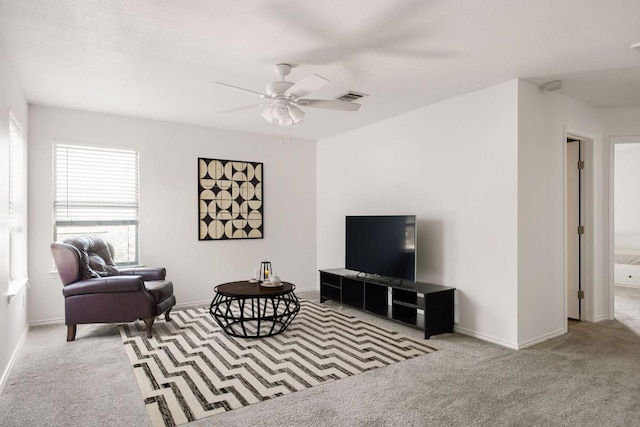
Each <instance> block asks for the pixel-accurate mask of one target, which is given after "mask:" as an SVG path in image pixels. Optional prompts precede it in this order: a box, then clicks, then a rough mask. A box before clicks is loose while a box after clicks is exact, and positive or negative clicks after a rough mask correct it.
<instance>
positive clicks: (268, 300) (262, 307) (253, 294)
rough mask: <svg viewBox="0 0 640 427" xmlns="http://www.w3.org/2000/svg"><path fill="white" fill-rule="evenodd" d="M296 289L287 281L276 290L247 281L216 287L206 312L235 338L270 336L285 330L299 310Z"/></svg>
mask: <svg viewBox="0 0 640 427" xmlns="http://www.w3.org/2000/svg"><path fill="white" fill-rule="evenodd" d="M295 288H296V286H295V285H294V284H292V283H288V282H282V286H278V287H275V288H272V287H264V286H261V285H260V283H257V282H256V283H250V282H248V281H239V282H230V283H224V284H222V285H218V286H216V287H215V291H216V296H215V297H214V298H213V301H211V306H209V313H210V314H211V317H213V319H214V320H215V321H216V323H218V325H220V327H221V328H222V329H223V330H224V331H225V332H226V333H227V334H229V335H232V336H234V337H242V338H260V337H270V336H272V335H276V334H279V333H280V332H282V331H284V330H285V329H286V328H287V326H289V324H290V323H291V321H292V320H293V319H294V317H296V315H297V314H298V311H300V301H298V298H297V297H296V296H295V294H294V293H293V291H294V289H295Z"/></svg>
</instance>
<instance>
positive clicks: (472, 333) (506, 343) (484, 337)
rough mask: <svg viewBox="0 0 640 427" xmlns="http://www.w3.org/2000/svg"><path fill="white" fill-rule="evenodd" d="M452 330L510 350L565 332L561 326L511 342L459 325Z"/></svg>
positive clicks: (520, 348)
mask: <svg viewBox="0 0 640 427" xmlns="http://www.w3.org/2000/svg"><path fill="white" fill-rule="evenodd" d="M454 330H455V331H456V332H458V333H460V334H462V335H467V336H470V337H473V338H478V339H481V340H483V341H487V342H490V343H493V344H498V345H501V346H502V347H507V348H510V349H512V350H522V349H524V348H527V347H531V346H532V345H536V344H539V343H541V342H544V341H547V340H550V339H552V338H556V337H559V336H560V335H564V334H566V333H567V331H566V329H564V328H563V329H558V330H556V331H553V332H549V333H547V334H544V335H541V336H539V337H536V338H532V339H530V340H527V341H524V342H522V343H513V342H510V341H505V340H503V339H500V338H496V337H493V336H491V335H486V334H481V333H478V332H475V331H471V330H469V329H465V328H463V327H461V326H455V327H454Z"/></svg>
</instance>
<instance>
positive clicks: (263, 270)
mask: <svg viewBox="0 0 640 427" xmlns="http://www.w3.org/2000/svg"><path fill="white" fill-rule="evenodd" d="M272 271H273V270H271V263H270V262H269V261H267V260H264V261H262V262H261V263H260V277H258V281H259V282H260V283H264V282H267V281H269V277H270V275H271V273H272Z"/></svg>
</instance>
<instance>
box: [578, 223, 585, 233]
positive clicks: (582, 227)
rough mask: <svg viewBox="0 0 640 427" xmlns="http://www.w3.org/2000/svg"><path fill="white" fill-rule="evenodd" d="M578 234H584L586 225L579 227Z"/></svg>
mask: <svg viewBox="0 0 640 427" xmlns="http://www.w3.org/2000/svg"><path fill="white" fill-rule="evenodd" d="M578 234H584V225H579V226H578Z"/></svg>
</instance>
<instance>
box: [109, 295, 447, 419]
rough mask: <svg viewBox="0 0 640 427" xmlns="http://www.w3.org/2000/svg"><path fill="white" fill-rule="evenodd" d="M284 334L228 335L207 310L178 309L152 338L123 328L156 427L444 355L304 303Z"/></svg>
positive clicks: (132, 327)
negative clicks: (420, 357)
mask: <svg viewBox="0 0 640 427" xmlns="http://www.w3.org/2000/svg"><path fill="white" fill-rule="evenodd" d="M300 303H301V309H300V313H299V314H298V316H297V317H296V318H295V320H294V321H293V322H292V323H291V325H289V327H288V329H287V330H286V331H284V332H283V333H281V334H279V335H275V336H272V337H268V338H259V339H246V338H245V339H243V338H235V337H231V336H229V335H226V334H225V333H224V332H223V331H222V330H221V328H220V327H219V326H218V325H217V324H216V323H215V321H214V320H213V319H212V318H211V316H210V315H209V311H208V309H206V308H193V309H185V310H177V311H176V312H175V313H171V317H172V321H171V322H163V321H161V322H157V323H156V324H155V325H154V337H153V338H151V339H148V338H146V336H145V335H144V333H143V330H144V329H143V325H142V326H141V322H136V323H133V324H126V325H121V326H120V335H121V336H122V340H123V342H124V345H125V349H126V351H127V354H128V356H129V360H130V361H131V365H132V366H133V371H134V373H135V375H136V378H137V380H138V384H139V386H140V390H141V391H142V395H143V397H144V401H145V404H146V406H147V409H148V411H149V415H150V416H151V420H152V423H153V425H154V426H173V425H178V424H183V423H187V422H190V421H194V420H197V419H200V418H204V417H208V416H211V415H214V414H217V413H221V412H225V411H230V410H232V409H236V408H240V407H242V406H246V405H251V404H252V403H256V402H260V401H263V400H267V399H273V398H275V397H279V396H283V395H286V394H289V393H293V392H295V391H299V390H304V389H306V388H309V387H313V386H316V385H319V384H323V383H326V382H329V381H334V380H339V379H342V378H346V377H349V376H351V375H355V374H359V373H361V372H365V371H368V370H371V369H375V368H379V367H383V366H387V365H391V364H393V363H396V362H401V361H404V360H407V359H410V358H412V357H416V356H421V355H424V354H427V353H431V352H433V351H436V349H434V348H433V347H430V346H429V345H427V344H426V341H423V340H415V339H412V338H408V337H406V336H403V335H401V334H398V333H395V332H390V331H387V330H384V329H381V328H379V327H377V326H373V325H371V324H368V323H366V322H363V321H361V320H358V319H357V318H355V317H352V316H347V315H345V314H342V313H339V312H337V311H335V310H332V309H329V308H325V307H323V306H321V305H318V304H314V303H311V302H308V301H305V300H301V301H300Z"/></svg>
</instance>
